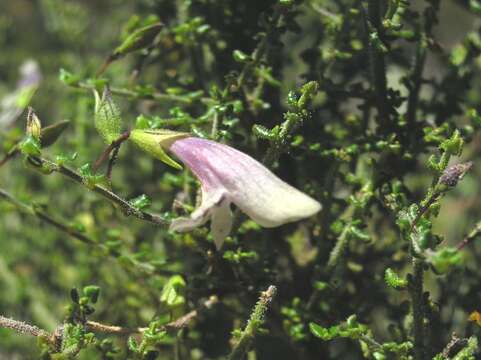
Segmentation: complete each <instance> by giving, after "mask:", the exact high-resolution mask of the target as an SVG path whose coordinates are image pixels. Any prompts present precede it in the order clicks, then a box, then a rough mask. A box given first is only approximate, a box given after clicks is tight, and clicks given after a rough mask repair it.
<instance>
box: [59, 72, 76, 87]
mask: <svg viewBox="0 0 481 360" xmlns="http://www.w3.org/2000/svg"><path fill="white" fill-rule="evenodd" d="M59 79H60V81H61V82H63V83H64V84H65V85H70V86H77V85H78V83H79V82H80V79H81V78H80V76H78V75H74V74H72V73H71V72H69V71H67V70H65V69H60V73H59Z"/></svg>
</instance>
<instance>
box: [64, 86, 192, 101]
mask: <svg viewBox="0 0 481 360" xmlns="http://www.w3.org/2000/svg"><path fill="white" fill-rule="evenodd" d="M71 86H73V87H75V88H77V89H85V90H90V91H91V90H95V86H94V85H90V84H87V83H84V82H79V83H77V84H73V85H71ZM110 92H111V93H112V94H113V95H117V96H123V97H128V98H133V99H146V100H157V101H172V102H179V103H183V104H192V100H191V99H189V98H187V97H184V96H179V95H171V94H163V93H160V92H154V93H152V94H141V93H138V92H136V91H133V90H129V89H125V88H116V87H111V88H110Z"/></svg>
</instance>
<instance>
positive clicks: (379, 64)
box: [361, 0, 390, 127]
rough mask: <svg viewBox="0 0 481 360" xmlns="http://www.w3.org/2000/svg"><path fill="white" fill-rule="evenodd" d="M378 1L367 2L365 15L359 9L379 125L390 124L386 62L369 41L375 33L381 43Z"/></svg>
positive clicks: (372, 42)
mask: <svg viewBox="0 0 481 360" xmlns="http://www.w3.org/2000/svg"><path fill="white" fill-rule="evenodd" d="M380 6H381V5H380V1H379V0H369V1H368V7H367V14H366V13H365V10H364V7H363V6H361V9H362V10H363V13H364V18H365V31H366V36H367V38H368V45H369V65H370V71H371V86H372V88H373V90H374V93H375V97H376V107H377V111H378V116H379V123H380V124H381V125H388V127H389V124H390V121H389V102H388V98H387V80H386V62H385V59H384V54H383V52H382V51H381V50H380V49H379V48H378V47H376V46H375V44H374V40H372V39H370V37H371V33H372V32H373V31H375V32H376V33H377V35H378V41H380V42H382V40H383V34H382V25H381V8H380Z"/></svg>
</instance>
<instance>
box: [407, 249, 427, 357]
mask: <svg viewBox="0 0 481 360" xmlns="http://www.w3.org/2000/svg"><path fill="white" fill-rule="evenodd" d="M423 274H424V263H423V261H422V260H421V259H418V258H416V257H414V258H413V274H412V277H411V284H410V287H409V292H410V294H411V306H412V314H413V323H414V324H413V330H414V331H413V335H414V359H415V360H424V359H426V357H425V354H426V350H425V346H424V299H423Z"/></svg>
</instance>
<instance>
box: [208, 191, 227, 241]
mask: <svg viewBox="0 0 481 360" xmlns="http://www.w3.org/2000/svg"><path fill="white" fill-rule="evenodd" d="M231 229H232V211H231V209H230V201H229V200H227V199H224V200H222V201H221V203H220V204H219V205H216V206H215V207H214V208H213V209H212V217H211V223H210V232H211V234H212V237H213V238H214V243H215V247H216V248H217V250H219V249H220V248H221V247H222V244H223V243H224V240H225V238H226V237H227V235H229V233H230V231H231Z"/></svg>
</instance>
